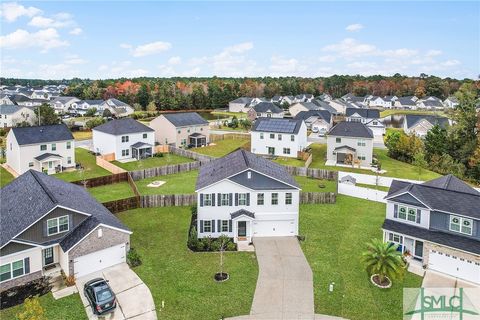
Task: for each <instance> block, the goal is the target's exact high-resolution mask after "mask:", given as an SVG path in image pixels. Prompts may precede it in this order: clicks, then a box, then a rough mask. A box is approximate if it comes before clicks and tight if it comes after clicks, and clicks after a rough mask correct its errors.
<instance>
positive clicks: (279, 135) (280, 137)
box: [278, 133, 282, 141]
mask: <svg viewBox="0 0 480 320" xmlns="http://www.w3.org/2000/svg"><path fill="white" fill-rule="evenodd" d="M278 141H282V135H281V134H280V133H279V134H278Z"/></svg>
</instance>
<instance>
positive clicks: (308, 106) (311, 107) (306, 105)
mask: <svg viewBox="0 0 480 320" xmlns="http://www.w3.org/2000/svg"><path fill="white" fill-rule="evenodd" d="M322 102H323V101H322ZM299 104H300V105H302V106H303V107H304V108H305V109H307V110H308V111H310V110H318V109H320V108H319V106H318V105H317V104H315V103H313V102H299Z"/></svg>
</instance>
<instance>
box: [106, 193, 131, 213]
mask: <svg viewBox="0 0 480 320" xmlns="http://www.w3.org/2000/svg"><path fill="white" fill-rule="evenodd" d="M138 200H139V199H138V197H130V198H126V199H119V200H113V201H108V202H104V203H102V204H103V205H104V206H105V207H106V208H107V209H108V210H110V212H111V213H118V212H122V211H127V210H132V209H137V208H139V207H140V205H139V201H138Z"/></svg>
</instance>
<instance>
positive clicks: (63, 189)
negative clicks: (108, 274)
mask: <svg viewBox="0 0 480 320" xmlns="http://www.w3.org/2000/svg"><path fill="white" fill-rule="evenodd" d="M0 199H1V201H0V209H1V212H2V219H1V220H0V256H1V259H0V291H4V290H7V289H9V288H12V287H15V286H19V285H23V284H26V283H28V282H30V281H32V280H36V279H39V278H41V277H43V276H53V277H57V276H60V272H61V271H63V272H64V273H65V275H67V276H74V277H75V278H76V279H78V278H80V277H82V276H84V275H87V274H90V273H92V272H96V271H99V270H102V269H104V268H107V267H110V266H112V265H115V264H119V263H124V262H125V261H126V256H127V252H128V250H129V247H130V234H131V231H130V230H129V229H128V228H127V227H125V226H124V225H123V224H122V223H121V222H120V221H119V220H118V219H117V218H116V217H115V216H114V215H113V214H112V213H110V211H108V210H107V209H106V208H105V207H104V206H103V205H101V204H100V203H98V202H97V201H96V200H95V199H94V198H93V197H92V196H91V195H90V194H89V193H88V191H87V190H86V189H85V188H83V187H82V186H78V185H75V184H71V183H68V182H64V181H62V180H59V179H57V178H54V177H51V176H47V175H45V174H43V173H40V172H37V171H34V170H29V171H27V172H25V173H24V174H23V175H21V176H20V177H18V178H17V179H15V180H13V181H12V182H10V183H9V184H8V185H6V186H5V187H4V188H2V189H1V190H0Z"/></svg>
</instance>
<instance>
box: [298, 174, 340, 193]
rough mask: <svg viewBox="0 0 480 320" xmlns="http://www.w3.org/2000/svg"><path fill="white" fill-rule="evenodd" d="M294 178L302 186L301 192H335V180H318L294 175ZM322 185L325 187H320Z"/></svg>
mask: <svg viewBox="0 0 480 320" xmlns="http://www.w3.org/2000/svg"><path fill="white" fill-rule="evenodd" d="M295 180H296V181H297V182H298V184H299V185H300V188H302V192H337V181H335V180H334V181H330V180H320V179H315V178H309V177H300V176H295ZM319 185H324V186H325V188H320V187H319Z"/></svg>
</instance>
